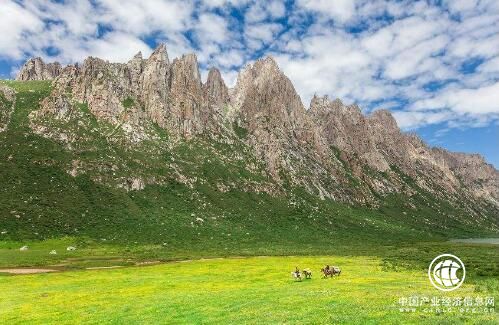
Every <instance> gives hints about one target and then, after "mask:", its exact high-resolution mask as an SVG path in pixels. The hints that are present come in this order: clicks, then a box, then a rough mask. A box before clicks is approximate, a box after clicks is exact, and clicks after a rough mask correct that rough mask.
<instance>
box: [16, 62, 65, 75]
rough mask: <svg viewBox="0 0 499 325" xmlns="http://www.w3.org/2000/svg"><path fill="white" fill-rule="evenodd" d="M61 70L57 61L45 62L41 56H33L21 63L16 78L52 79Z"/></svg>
mask: <svg viewBox="0 0 499 325" xmlns="http://www.w3.org/2000/svg"><path fill="white" fill-rule="evenodd" d="M61 71H62V67H61V65H60V64H59V63H58V62H54V63H48V64H45V63H44V62H43V60H42V59H41V58H39V57H38V58H33V59H30V60H28V61H26V63H25V64H24V65H23V67H22V68H21V70H20V71H19V73H18V75H17V76H16V80H20V81H26V80H52V79H55V78H56V77H57V76H58V75H59V74H60V73H61Z"/></svg>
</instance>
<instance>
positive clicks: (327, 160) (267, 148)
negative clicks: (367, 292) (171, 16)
mask: <svg viewBox="0 0 499 325" xmlns="http://www.w3.org/2000/svg"><path fill="white" fill-rule="evenodd" d="M37 60H38V59H33V60H30V61H28V62H27V63H26V65H25V68H23V70H22V71H21V73H20V75H19V80H39V79H38V78H42V77H44V78H46V77H48V76H53V77H55V76H57V78H55V80H54V81H53V90H52V93H51V95H50V96H49V97H47V98H46V99H45V100H44V101H43V103H42V108H41V109H40V110H38V111H35V112H33V113H32V114H31V125H32V127H33V129H34V130H35V131H36V132H37V133H40V134H42V135H44V136H46V137H52V138H55V139H59V140H60V139H62V138H64V139H66V140H65V141H66V142H67V144H68V146H69V147H71V146H74V145H76V143H75V142H77V141H78V140H77V139H78V137H74V136H71V134H70V133H71V132H64V136H63V137H62V138H61V132H62V131H61V130H56V129H54V128H53V127H51V124H50V123H49V122H48V121H53V120H59V121H66V122H67V121H75V123H77V122H78V119H79V118H81V116H82V114H83V113H81V110H80V109H79V108H78V107H81V105H86V106H88V110H89V112H90V114H92V116H94V117H95V119H96V120H97V121H102V122H105V123H108V124H110V125H112V126H113V127H114V128H116V129H120V130H122V131H123V132H125V133H126V134H127V139H126V141H122V142H121V144H120V145H122V146H129V145H130V144H133V143H135V144H137V143H141V142H142V141H153V140H154V141H155V139H156V138H155V137H154V136H153V135H151V134H152V133H151V132H149V131H148V130H151V129H153V127H154V128H159V129H161V130H164V131H165V132H167V133H168V135H169V141H170V142H171V143H177V142H179V141H180V142H183V141H187V142H188V141H189V140H190V139H195V138H197V137H204V138H217V139H223V142H224V143H225V144H227V145H231V146H234V147H233V148H234V149H233V152H232V153H231V154H233V156H234V157H235V156H238V155H239V152H238V150H249V151H251V152H252V154H253V155H254V156H255V157H257V158H258V159H260V161H261V162H262V164H264V166H265V169H266V171H267V172H268V175H269V177H270V178H271V179H272V181H273V182H275V184H277V187H278V188H281V191H283V190H284V189H285V188H287V186H291V187H301V188H304V189H306V191H307V192H309V193H311V194H314V195H318V196H320V197H323V198H324V197H329V198H333V199H338V200H342V201H348V202H357V203H361V204H370V205H371V204H373V205H376V202H378V201H379V197H380V195H381V196H383V195H387V194H390V193H394V194H401V195H404V196H406V197H408V198H410V197H412V196H413V195H415V194H417V191H418V190H416V189H421V190H424V191H427V192H429V193H432V194H433V195H435V196H437V197H439V198H441V199H444V200H447V201H448V202H457V201H463V202H468V203H469V205H470V206H472V205H473V202H475V201H480V202H482V201H483V202H486V204H492V205H495V206H498V204H499V203H498V201H499V176H498V175H499V174H498V172H497V170H495V169H494V168H493V167H492V166H491V165H488V164H486V162H485V161H484V160H483V158H481V157H479V156H477V155H467V154H458V153H451V152H448V151H446V150H443V149H436V148H430V147H428V146H427V145H426V144H425V143H424V142H423V141H422V140H421V139H419V138H418V137H417V136H416V135H413V134H406V133H403V132H401V131H400V129H399V128H398V127H397V124H396V121H395V119H394V118H393V116H392V115H391V114H390V112H389V111H387V110H378V111H375V112H374V113H372V114H371V115H369V116H366V115H364V114H362V112H361V110H360V108H359V107H358V106H356V105H349V106H347V105H344V104H343V103H342V102H341V101H339V100H333V101H331V100H329V99H328V98H327V97H314V98H313V99H312V102H311V103H310V109H308V110H306V109H305V107H303V105H302V102H301V100H300V97H299V96H298V94H297V93H296V91H295V89H294V87H293V85H292V83H291V81H290V80H289V79H288V78H287V77H286V76H285V75H284V74H283V72H282V71H281V70H280V69H279V67H278V66H277V64H276V62H275V61H274V60H273V59H272V58H270V57H269V58H265V59H261V60H258V61H256V62H255V63H254V64H252V65H248V66H246V67H245V68H244V69H243V70H242V71H241V72H240V74H239V76H238V79H237V83H236V86H235V87H234V89H230V90H229V89H227V87H226V85H225V82H224V81H223V79H222V77H221V75H220V72H219V71H218V70H216V69H212V70H210V71H209V73H208V78H207V81H206V83H203V82H202V80H201V77H200V73H199V67H198V63H197V59H196V56H195V55H193V54H189V55H184V56H182V57H180V58H177V59H174V60H173V61H171V62H170V60H169V58H168V54H167V50H166V47H165V46H164V45H160V46H159V47H158V48H157V49H156V50H155V51H154V52H153V54H152V55H151V56H150V57H149V58H147V59H143V58H142V55H141V54H140V53H138V54H137V55H135V56H134V57H133V58H132V59H131V60H130V61H129V62H128V63H123V64H121V63H109V62H107V61H104V60H101V59H98V58H92V57H90V58H87V59H86V60H85V61H84V62H83V64H82V65H74V66H73V65H70V66H67V67H65V68H64V69H61V68H60V66H57V67H59V68H55V66H52V67H51V68H50V69H49V68H47V67H48V66H49V65H45V64H43V63H40V62H41V61H37ZM37 62H38V63H37ZM49 71H51V72H49ZM154 130H156V129H154ZM113 134H114V133H113ZM72 142H74V143H72ZM170 142H169V143H170ZM127 143H128V144H127ZM238 143H240V144H241V145H242V147H237V148H239V149H235V148H236V147H235V144H238ZM241 148H243V149H241ZM241 155H242V154H241ZM241 155H239V156H241ZM230 159H232V158H227V161H226V163H227V164H228V165H230V164H231V160H230ZM234 159H235V158H234ZM247 168H251V167H247ZM267 188H270V187H267Z"/></svg>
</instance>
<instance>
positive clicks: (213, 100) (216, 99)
mask: <svg viewBox="0 0 499 325" xmlns="http://www.w3.org/2000/svg"><path fill="white" fill-rule="evenodd" d="M204 92H205V96H206V98H207V100H208V103H209V104H212V105H223V104H226V103H228V102H229V90H228V88H227V86H226V85H225V82H224V80H223V78H222V75H221V73H220V71H219V70H218V69H217V68H211V69H210V71H209V72H208V78H207V80H206V84H204Z"/></svg>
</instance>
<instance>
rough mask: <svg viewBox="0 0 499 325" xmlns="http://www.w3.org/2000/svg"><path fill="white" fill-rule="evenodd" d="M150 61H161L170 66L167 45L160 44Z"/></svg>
mask: <svg viewBox="0 0 499 325" xmlns="http://www.w3.org/2000/svg"><path fill="white" fill-rule="evenodd" d="M139 53H140V52H139ZM148 61H161V62H166V63H167V64H170V61H169V59H168V52H167V51H166V45H165V44H164V43H161V44H159V45H158V47H156V49H155V50H154V52H152V54H151V56H150V57H149V59H148Z"/></svg>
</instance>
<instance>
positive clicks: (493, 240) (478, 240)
mask: <svg viewBox="0 0 499 325" xmlns="http://www.w3.org/2000/svg"><path fill="white" fill-rule="evenodd" d="M450 241H451V242H453V243H467V244H489V245H490V244H492V245H499V238H466V239H451V240H450Z"/></svg>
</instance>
